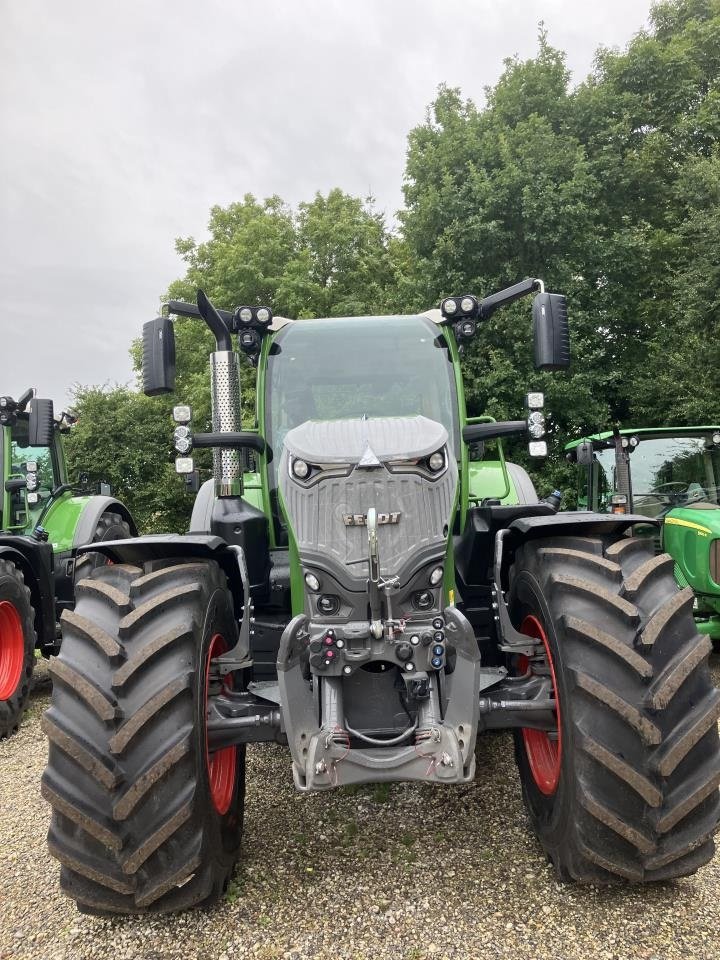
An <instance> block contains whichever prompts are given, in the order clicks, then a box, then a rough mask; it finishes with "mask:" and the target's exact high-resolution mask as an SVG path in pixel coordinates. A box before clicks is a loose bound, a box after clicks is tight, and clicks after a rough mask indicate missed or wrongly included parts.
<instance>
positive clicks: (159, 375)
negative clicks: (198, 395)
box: [142, 317, 175, 397]
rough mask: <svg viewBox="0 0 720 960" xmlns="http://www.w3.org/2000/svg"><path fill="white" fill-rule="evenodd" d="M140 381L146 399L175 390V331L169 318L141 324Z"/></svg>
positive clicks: (160, 318)
mask: <svg viewBox="0 0 720 960" xmlns="http://www.w3.org/2000/svg"><path fill="white" fill-rule="evenodd" d="M142 381H143V393H144V394H145V396H146V397H156V396H158V395H159V394H162V393H172V392H173V390H174V389H175V331H174V330H173V325H172V320H171V319H170V318H169V317H156V318H155V319H154V320H148V321H147V323H144V324H143V352H142Z"/></svg>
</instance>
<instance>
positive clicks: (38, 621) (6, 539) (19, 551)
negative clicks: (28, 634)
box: [0, 535, 57, 650]
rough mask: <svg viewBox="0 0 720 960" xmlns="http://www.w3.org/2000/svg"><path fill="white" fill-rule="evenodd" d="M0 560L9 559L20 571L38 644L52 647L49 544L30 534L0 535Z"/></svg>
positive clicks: (52, 586)
mask: <svg viewBox="0 0 720 960" xmlns="http://www.w3.org/2000/svg"><path fill="white" fill-rule="evenodd" d="M0 560H9V561H10V562H11V563H14V564H15V566H16V567H18V569H19V570H20V571H21V572H22V575H23V577H24V579H25V585H26V586H27V587H28V589H29V590H30V599H31V602H32V605H33V609H34V610H35V632H36V634H37V638H38V643H39V645H40V646H41V647H42V648H43V649H44V650H48V649H50V650H53V649H54V648H55V641H56V637H57V626H56V622H55V593H54V577H53V552H52V547H51V546H50V544H49V543H43V542H38V541H37V540H35V539H34V538H33V537H20V536H18V537H16V536H12V535H8V536H3V535H0Z"/></svg>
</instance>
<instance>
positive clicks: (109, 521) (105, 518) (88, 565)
mask: <svg viewBox="0 0 720 960" xmlns="http://www.w3.org/2000/svg"><path fill="white" fill-rule="evenodd" d="M131 536H132V530H131V529H130V524H129V523H128V522H127V520H123V518H122V516H121V515H120V514H119V513H114V512H113V511H110V510H108V511H106V512H105V513H103V514H102V515H101V517H100V519H99V520H98V523H97V526H96V527H95V533H94V534H93V538H92V540H91V541H90V542H91V543H102V542H103V541H106V540H127V539H128V537H131ZM106 563H107V557H105V556H103V554H102V553H94V552H93V553H81V554H80V556H79V557H78V558H77V561H76V562H75V582H76V583H77V582H78V581H79V580H82V579H83V578H84V577H89V576H90V573H91V572H92V571H93V570H95V568H96V567H101V566H104V565H105V564H106Z"/></svg>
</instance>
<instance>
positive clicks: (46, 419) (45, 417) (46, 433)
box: [28, 397, 55, 447]
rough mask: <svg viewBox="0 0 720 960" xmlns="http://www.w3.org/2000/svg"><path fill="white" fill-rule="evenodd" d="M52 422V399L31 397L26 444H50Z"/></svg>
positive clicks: (44, 445)
mask: <svg viewBox="0 0 720 960" xmlns="http://www.w3.org/2000/svg"><path fill="white" fill-rule="evenodd" d="M54 423H55V421H54V415H53V402H52V400H38V398H37V397H33V399H32V400H31V401H30V413H29V417H28V446H29V447H49V446H52V439H53V426H54Z"/></svg>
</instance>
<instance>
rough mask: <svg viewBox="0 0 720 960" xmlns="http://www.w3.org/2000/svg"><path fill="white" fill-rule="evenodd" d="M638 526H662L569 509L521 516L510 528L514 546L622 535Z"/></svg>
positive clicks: (635, 518) (630, 515) (631, 517)
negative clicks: (554, 539) (539, 540)
mask: <svg viewBox="0 0 720 960" xmlns="http://www.w3.org/2000/svg"><path fill="white" fill-rule="evenodd" d="M636 523H641V524H643V525H644V526H653V527H657V526H658V523H657V521H655V520H651V519H649V518H648V517H643V516H640V515H639V514H636V513H591V512H590V511H588V510H567V511H563V512H562V513H553V514H549V515H546V516H527V517H518V518H517V519H516V520H513V521H512V523H510V524H509V525H508V529H509V530H510V531H511V535H512V539H513V543H517V542H519V541H520V540H535V539H537V538H538V537H562V536H570V535H572V534H577V535H578V536H581V537H594V536H602V535H604V534H605V535H607V534H613V533H622V532H623V531H624V530H627V528H628V527H632V526H633V525H634V524H636Z"/></svg>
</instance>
